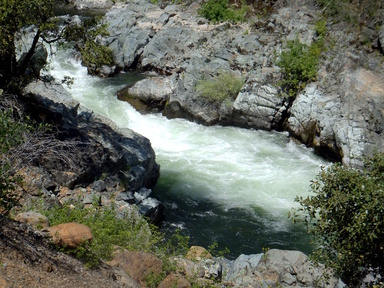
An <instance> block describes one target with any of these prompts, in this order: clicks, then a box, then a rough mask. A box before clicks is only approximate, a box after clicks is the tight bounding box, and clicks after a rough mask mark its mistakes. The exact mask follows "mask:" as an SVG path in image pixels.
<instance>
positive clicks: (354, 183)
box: [291, 154, 384, 286]
mask: <svg viewBox="0 0 384 288" xmlns="http://www.w3.org/2000/svg"><path fill="white" fill-rule="evenodd" d="M311 188H312V191H313V192H314V194H315V195H314V196H309V197H307V198H303V197H298V198H297V199H296V201H297V202H299V203H300V205H301V208H299V209H298V210H299V211H301V212H302V213H303V214H301V213H297V212H298V211H294V214H293V215H291V217H292V218H293V219H294V220H298V219H299V218H300V215H301V216H303V215H304V221H305V225H306V227H307V228H308V231H309V233H311V234H312V235H313V237H314V240H315V243H316V244H317V250H316V251H315V252H314V254H313V256H314V259H315V260H318V261H320V262H324V263H325V264H326V265H328V266H330V267H332V268H334V269H335V270H336V271H337V272H338V273H339V275H340V276H341V277H342V279H343V280H344V281H345V282H347V283H348V284H351V285H353V286H355V285H357V284H359V282H361V281H362V279H363V278H364V277H365V276H366V275H368V274H372V275H375V276H378V277H379V278H378V279H379V281H381V280H380V276H379V275H383V272H384V262H383V259H384V155H383V154H375V155H374V156H372V157H370V158H368V159H366V161H365V164H364V168H363V169H362V170H357V169H353V168H352V167H344V166H342V165H340V164H334V165H332V166H330V167H329V168H323V169H322V170H321V172H320V174H319V175H318V176H317V178H316V180H314V181H312V184H311Z"/></svg>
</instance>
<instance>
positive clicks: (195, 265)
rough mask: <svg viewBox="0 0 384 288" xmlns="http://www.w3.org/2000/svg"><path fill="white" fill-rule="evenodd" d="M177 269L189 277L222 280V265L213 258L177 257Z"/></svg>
mask: <svg viewBox="0 0 384 288" xmlns="http://www.w3.org/2000/svg"><path fill="white" fill-rule="evenodd" d="M174 260H175V263H176V266H177V271H179V272H180V273H182V274H185V275H186V276H187V277H194V278H203V279H210V280H213V279H214V280H217V281H220V280H221V277H222V266H221V265H220V263H219V262H217V261H215V260H212V259H204V258H203V259H200V260H189V259H187V258H175V259H174Z"/></svg>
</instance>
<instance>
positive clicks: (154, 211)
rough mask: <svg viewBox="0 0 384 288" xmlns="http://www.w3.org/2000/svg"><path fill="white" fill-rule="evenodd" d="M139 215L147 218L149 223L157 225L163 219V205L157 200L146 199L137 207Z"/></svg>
mask: <svg viewBox="0 0 384 288" xmlns="http://www.w3.org/2000/svg"><path fill="white" fill-rule="evenodd" d="M138 208H139V212H140V214H141V215H144V216H145V217H147V219H148V221H149V223H151V224H154V225H159V224H160V223H161V221H162V220H163V219H164V215H165V208H164V205H163V204H162V203H161V202H160V201H159V200H157V199H155V198H151V197H148V198H146V199H144V200H143V201H141V202H140V203H139V205H138Z"/></svg>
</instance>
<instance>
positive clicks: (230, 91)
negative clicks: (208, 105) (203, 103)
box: [196, 72, 244, 103]
mask: <svg viewBox="0 0 384 288" xmlns="http://www.w3.org/2000/svg"><path fill="white" fill-rule="evenodd" d="M243 84H244V79H243V78H242V77H240V76H237V75H235V74H233V73H231V72H222V73H220V74H219V75H218V76H216V77H214V78H212V79H207V80H201V81H199V82H198V83H197V85H196V91H197V92H198V93H199V94H200V95H201V96H202V97H204V98H206V99H207V100H208V101H210V102H214V103H221V102H223V101H224V100H226V99H232V100H234V99H235V98H236V96H237V94H239V92H240V89H241V87H242V86H243Z"/></svg>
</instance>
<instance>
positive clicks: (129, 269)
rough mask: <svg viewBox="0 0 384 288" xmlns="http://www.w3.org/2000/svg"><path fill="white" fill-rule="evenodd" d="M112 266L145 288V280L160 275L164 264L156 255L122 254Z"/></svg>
mask: <svg viewBox="0 0 384 288" xmlns="http://www.w3.org/2000/svg"><path fill="white" fill-rule="evenodd" d="M110 264H111V265H112V266H116V267H119V268H121V269H122V270H123V271H125V273H127V274H128V275H129V276H131V277H132V278H133V279H134V280H135V281H137V282H138V283H140V285H141V287H145V286H143V285H145V278H146V277H147V276H149V275H151V274H154V275H158V274H159V273H160V272H161V271H162V267H163V263H162V261H161V260H160V259H159V258H157V257H156V256H155V255H153V254H150V253H144V252H131V251H126V252H121V253H118V254H117V255H115V257H114V258H113V260H112V261H111V262H110Z"/></svg>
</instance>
